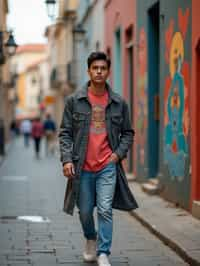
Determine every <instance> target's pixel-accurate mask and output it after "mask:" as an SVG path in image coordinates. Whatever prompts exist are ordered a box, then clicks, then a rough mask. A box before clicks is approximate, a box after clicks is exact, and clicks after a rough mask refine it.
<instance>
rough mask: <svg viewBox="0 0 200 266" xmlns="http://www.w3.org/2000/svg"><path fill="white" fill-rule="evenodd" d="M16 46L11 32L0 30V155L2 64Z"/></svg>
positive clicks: (1, 146)
mask: <svg viewBox="0 0 200 266" xmlns="http://www.w3.org/2000/svg"><path fill="white" fill-rule="evenodd" d="M6 39H7V40H6ZM5 40H6V41H5ZM16 48H17V44H16V42H15V40H14V37H13V34H12V32H11V31H10V32H8V31H0V155H4V154H5V130H4V121H3V107H2V106H3V100H4V97H3V75H2V68H3V67H2V65H3V64H4V63H5V62H6V58H7V57H8V56H12V55H14V53H15V51H16Z"/></svg>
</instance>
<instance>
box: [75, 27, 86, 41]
mask: <svg viewBox="0 0 200 266" xmlns="http://www.w3.org/2000/svg"><path fill="white" fill-rule="evenodd" d="M85 33H86V31H85V30H84V29H83V27H82V25H81V24H77V25H76V26H75V27H74V28H73V36H74V41H75V42H81V41H82V40H83V38H84V35H85Z"/></svg>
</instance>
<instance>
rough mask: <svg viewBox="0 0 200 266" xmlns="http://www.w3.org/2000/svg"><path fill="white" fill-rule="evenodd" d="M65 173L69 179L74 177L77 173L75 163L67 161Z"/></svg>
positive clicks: (64, 168)
mask: <svg viewBox="0 0 200 266" xmlns="http://www.w3.org/2000/svg"><path fill="white" fill-rule="evenodd" d="M63 174H64V176H66V177H68V178H69V179H71V178H73V177H74V175H75V169H74V164H73V163H65V164H64V165H63Z"/></svg>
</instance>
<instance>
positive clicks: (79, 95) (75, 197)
mask: <svg viewBox="0 0 200 266" xmlns="http://www.w3.org/2000/svg"><path fill="white" fill-rule="evenodd" d="M109 73H110V59H109V58H108V57H107V56H106V54H104V53H102V52H94V53H92V54H90V56H89V57H88V74H89V78H90V81H89V82H87V83H86V84H85V86H84V88H83V89H80V90H76V91H75V92H74V93H73V94H72V95H70V96H68V97H67V99H66V104H65V109H64V113H63V119H62V123H61V128H60V134H59V137H60V150H61V161H62V164H63V173H64V175H65V176H66V177H67V178H68V182H67V190H66V195H65V201H64V211H65V212H67V213H69V214H73V209H74V206H75V204H77V207H78V209H79V218H80V221H81V225H82V228H83V233H84V236H85V238H86V244H85V250H84V252H83V259H84V261H86V262H93V261H95V260H97V263H98V265H99V266H110V265H111V264H110V262H109V258H108V256H109V254H110V249H111V244H112V230H113V216H112V207H114V208H117V209H121V210H133V209H135V208H137V202H136V201H135V199H134V197H133V195H132V193H131V191H130V189H129V187H128V183H127V181H126V176H125V173H124V170H123V165H122V160H123V159H124V158H125V157H126V155H127V152H128V149H129V147H130V146H131V144H132V141H133V136H134V131H133V129H132V127H131V122H130V116H129V111H128V106H127V103H126V102H125V101H124V100H123V99H122V98H121V97H120V96H119V95H118V94H117V93H115V92H114V91H113V90H112V89H111V88H110V86H109V84H108V83H107V82H106V79H107V78H108V76H109ZM95 206H96V207H97V221H98V223H97V224H98V230H97V231H96V229H95V221H94V217H93V212H94V207H95Z"/></svg>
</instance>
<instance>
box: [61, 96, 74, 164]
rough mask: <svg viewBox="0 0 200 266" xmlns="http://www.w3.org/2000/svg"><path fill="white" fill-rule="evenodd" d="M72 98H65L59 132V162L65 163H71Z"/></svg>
mask: <svg viewBox="0 0 200 266" xmlns="http://www.w3.org/2000/svg"><path fill="white" fill-rule="evenodd" d="M72 110H73V109H72V98H71V97H70V96H69V97H67V98H66V102H65V108H64V112H63V117H62V121H61V125H60V131H59V144H60V155H61V156H60V160H61V162H62V163H63V164H64V163H67V162H72V151H73V129H72Z"/></svg>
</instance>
